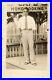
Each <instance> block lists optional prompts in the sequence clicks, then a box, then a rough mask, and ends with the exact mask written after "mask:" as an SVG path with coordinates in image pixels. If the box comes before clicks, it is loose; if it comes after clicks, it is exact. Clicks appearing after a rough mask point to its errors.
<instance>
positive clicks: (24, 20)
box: [2, 2, 50, 77]
mask: <svg viewBox="0 0 52 80" xmlns="http://www.w3.org/2000/svg"><path fill="white" fill-rule="evenodd" d="M2 5H3V6H2V8H3V10H2V17H3V18H2V39H3V41H2V43H3V44H2V64H3V65H2V66H3V67H4V68H5V71H6V70H8V71H10V70H17V71H20V70H21V71H27V70H30V71H34V73H35V74H36V75H33V76H32V77H36V76H38V75H40V76H41V77H44V76H45V77H46V76H47V77H48V76H49V75H50V74H49V73H50V71H49V69H50V52H49V51H50V42H49V41H50V33H49V32H50V10H49V8H50V6H49V5H50V4H49V3H45V2H36V3H35V2H34V3H33V2H32V3H31V2H27V3H25V2H21V3H20V2H15V3H14V2H10V3H9V2H8V3H4V2H3V4H2ZM4 65H5V66H4ZM4 68H3V70H4ZM36 71H37V72H38V71H43V72H44V71H46V72H45V74H44V76H43V72H42V73H40V74H39V73H36ZM3 72H4V71H3ZM6 74H8V73H7V71H6V73H5V75H6ZM23 74H24V73H23ZM10 75H11V74H10ZM7 76H8V75H7Z"/></svg>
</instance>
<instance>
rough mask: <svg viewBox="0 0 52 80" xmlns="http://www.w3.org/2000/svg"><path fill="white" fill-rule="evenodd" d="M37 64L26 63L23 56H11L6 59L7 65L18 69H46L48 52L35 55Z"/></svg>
mask: <svg viewBox="0 0 52 80" xmlns="http://www.w3.org/2000/svg"><path fill="white" fill-rule="evenodd" d="M35 58H36V62H37V65H32V64H27V65H25V64H24V62H25V59H24V56H23V57H11V58H7V59H6V67H7V68H10V69H18V70H46V69H47V54H39V55H35Z"/></svg>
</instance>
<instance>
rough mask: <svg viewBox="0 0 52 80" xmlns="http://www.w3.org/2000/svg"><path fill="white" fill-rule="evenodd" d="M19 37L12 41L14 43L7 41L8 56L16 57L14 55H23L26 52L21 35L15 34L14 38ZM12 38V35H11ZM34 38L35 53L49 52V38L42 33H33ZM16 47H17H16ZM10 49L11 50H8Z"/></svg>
mask: <svg viewBox="0 0 52 80" xmlns="http://www.w3.org/2000/svg"><path fill="white" fill-rule="evenodd" d="M14 37H15V38H17V41H14V42H13V41H12V43H11V42H10V43H7V44H6V48H7V50H6V55H7V57H8V56H10V57H14V56H23V55H24V52H23V46H22V43H21V36H19V35H13V38H12V39H14ZM9 38H10V37H9ZM33 40H34V51H35V54H39V53H41V54H43V53H47V38H46V37H45V36H44V35H42V34H36V35H35V34H34V35H33ZM14 48H15V49H14ZM8 49H9V50H8Z"/></svg>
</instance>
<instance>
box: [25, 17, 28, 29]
mask: <svg viewBox="0 0 52 80" xmlns="http://www.w3.org/2000/svg"><path fill="white" fill-rule="evenodd" d="M25 29H26V30H27V29H28V27H27V16H25Z"/></svg>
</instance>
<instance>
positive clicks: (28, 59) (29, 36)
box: [18, 8, 36, 64]
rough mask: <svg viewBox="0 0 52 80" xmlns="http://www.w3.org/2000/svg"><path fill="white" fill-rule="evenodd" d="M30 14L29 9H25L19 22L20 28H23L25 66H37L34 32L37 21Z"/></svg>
mask: <svg viewBox="0 0 52 80" xmlns="http://www.w3.org/2000/svg"><path fill="white" fill-rule="evenodd" d="M28 12H29V10H28V8H24V10H23V16H22V17H21V18H19V21H18V27H19V28H21V33H22V44H23V49H24V57H25V64H29V63H31V64H36V62H35V53H34V49H33V44H34V42H33V31H34V30H35V21H34V19H33V17H31V16H29V15H28ZM28 49H29V51H28Z"/></svg>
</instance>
